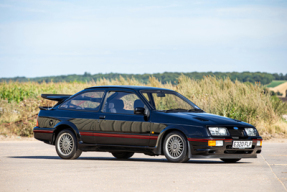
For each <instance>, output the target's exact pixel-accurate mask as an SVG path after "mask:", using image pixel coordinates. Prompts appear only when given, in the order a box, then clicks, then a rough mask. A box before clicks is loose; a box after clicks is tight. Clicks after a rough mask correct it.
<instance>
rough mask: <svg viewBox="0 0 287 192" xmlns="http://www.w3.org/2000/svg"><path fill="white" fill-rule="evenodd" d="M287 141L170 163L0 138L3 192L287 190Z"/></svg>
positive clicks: (162, 158)
mask: <svg viewBox="0 0 287 192" xmlns="http://www.w3.org/2000/svg"><path fill="white" fill-rule="evenodd" d="M286 187H287V143H283V144H282V143H281V144H276V143H265V144H264V145H263V153H262V155H259V156H258V158H257V159H244V160H242V161H240V162H239V163H236V164H225V163H222V162H221V161H220V160H217V159H214V160H190V161H189V162H188V163H183V164H174V163H168V162H167V161H166V160H165V158H164V157H163V156H160V157H149V156H145V155H142V154H136V155H135V156H134V157H133V158H132V159H131V160H128V161H119V160H116V159H115V158H113V157H112V156H111V154H109V153H99V152H88V153H83V154H82V156H81V157H80V158H79V159H77V160H62V159H59V158H58V156H57V154H56V152H55V149H54V146H51V145H47V144H44V143H42V142H38V141H20V142H19V141H8V142H0V191H49V192H50V191H56V190H57V191H60V190H64V191H84V190H85V191H149V192H150V191H208V192H210V191H260V192H263V191H272V192H275V191H278V192H279V191H280V192H282V191H287V190H286Z"/></svg>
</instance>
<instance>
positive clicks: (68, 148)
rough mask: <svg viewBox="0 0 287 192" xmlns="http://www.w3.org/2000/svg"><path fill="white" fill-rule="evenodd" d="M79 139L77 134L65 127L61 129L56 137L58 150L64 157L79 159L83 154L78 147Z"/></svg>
mask: <svg viewBox="0 0 287 192" xmlns="http://www.w3.org/2000/svg"><path fill="white" fill-rule="evenodd" d="M76 141H77V139H76V137H75V134H74V133H73V132H72V131H70V130H68V129H64V130H63V131H61V132H60V133H59V134H58V136H57V139H56V145H55V147H56V151H57V153H58V155H59V157H61V158H62V159H77V158H78V157H80V155H81V154H82V151H81V150H80V149H77V148H78V146H77V142H76Z"/></svg>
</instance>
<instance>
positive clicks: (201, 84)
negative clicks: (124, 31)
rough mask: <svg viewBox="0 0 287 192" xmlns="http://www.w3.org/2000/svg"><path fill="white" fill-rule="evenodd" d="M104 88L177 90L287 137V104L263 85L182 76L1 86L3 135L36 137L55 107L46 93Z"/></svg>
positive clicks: (266, 135)
mask: <svg viewBox="0 0 287 192" xmlns="http://www.w3.org/2000/svg"><path fill="white" fill-rule="evenodd" d="M100 85H142V86H152V87H163V88H168V89H172V90H175V91H177V92H179V93H181V94H182V95H184V96H186V97H187V98H188V99H190V100H191V101H193V102H194V103H195V104H196V105H198V106H199V107H201V108H202V109H203V110H204V111H206V112H208V113H214V114H218V115H222V116H226V117H230V118H234V119H238V120H242V121H246V122H248V123H251V124H253V125H255V126H256V127H257V128H258V130H259V132H260V134H261V135H262V136H263V137H264V138H265V139H268V138H271V137H274V136H277V137H278V136H279V137H286V136H287V121H286V120H285V119H283V118H282V116H283V115H284V114H287V103H283V102H282V101H281V100H280V99H278V98H277V97H276V96H271V94H269V93H266V91H264V87H263V86H262V85H261V84H259V83H255V84H251V83H242V82H239V81H235V82H233V81H231V80H230V79H229V78H226V79H218V78H216V77H211V76H209V77H204V78H203V79H201V80H193V79H190V78H188V77H187V76H184V75H181V76H180V77H179V78H178V82H177V84H171V83H165V84H163V83H161V82H160V81H159V80H158V79H156V78H155V77H150V78H149V82H148V83H146V84H143V83H140V82H139V81H138V80H136V79H134V78H129V79H125V78H123V77H120V78H118V79H114V80H107V79H100V80H98V81H96V82H94V81H92V82H86V83H82V82H72V83H65V82H62V83H53V82H50V83H45V82H43V83H36V82H25V83H19V82H9V83H5V82H2V83H0V135H4V136H9V135H18V136H28V137H31V136H33V132H32V129H33V127H34V126H35V124H36V117H37V114H38V112H39V108H38V107H39V106H52V105H54V104H55V103H54V102H53V101H48V100H44V99H42V98H41V97H40V95H41V94H43V93H54V94H56V93H58V94H59V93H63V94H75V93H76V92H78V91H81V90H82V89H84V88H87V87H91V86H100Z"/></svg>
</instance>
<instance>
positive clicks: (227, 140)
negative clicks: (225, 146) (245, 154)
mask: <svg viewBox="0 0 287 192" xmlns="http://www.w3.org/2000/svg"><path fill="white" fill-rule="evenodd" d="M212 140H222V141H225V142H231V141H232V139H195V138H188V141H198V142H208V141H212Z"/></svg>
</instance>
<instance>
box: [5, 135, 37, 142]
mask: <svg viewBox="0 0 287 192" xmlns="http://www.w3.org/2000/svg"><path fill="white" fill-rule="evenodd" d="M1 141H36V139H35V138H34V137H21V136H17V135H10V136H4V135H0V142H1Z"/></svg>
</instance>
